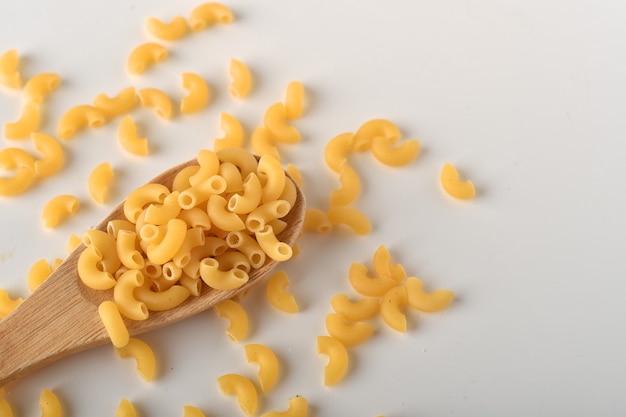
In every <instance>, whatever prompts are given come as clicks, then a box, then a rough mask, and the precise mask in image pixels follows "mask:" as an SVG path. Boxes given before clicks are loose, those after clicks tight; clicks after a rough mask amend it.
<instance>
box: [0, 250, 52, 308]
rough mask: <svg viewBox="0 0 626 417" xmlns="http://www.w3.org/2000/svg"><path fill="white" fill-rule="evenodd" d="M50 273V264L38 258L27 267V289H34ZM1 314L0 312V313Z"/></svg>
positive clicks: (31, 290)
mask: <svg viewBox="0 0 626 417" xmlns="http://www.w3.org/2000/svg"><path fill="white" fill-rule="evenodd" d="M50 274H52V266H51V265H50V264H49V263H48V261H46V260H45V259H39V260H38V261H36V262H35V263H34V264H33V265H32V266H31V267H30V269H29V271H28V275H27V278H26V280H27V282H28V289H29V290H30V292H33V291H35V290H36V289H37V288H39V286H40V285H41V284H43V282H44V281H45V280H46V279H48V277H49V276H50ZM0 315H1V314H0Z"/></svg>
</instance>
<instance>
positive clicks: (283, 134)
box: [263, 103, 302, 144]
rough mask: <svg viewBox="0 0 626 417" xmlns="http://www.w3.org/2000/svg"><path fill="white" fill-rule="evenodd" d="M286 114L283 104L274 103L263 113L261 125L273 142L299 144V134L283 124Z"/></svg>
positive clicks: (296, 130)
mask: <svg viewBox="0 0 626 417" xmlns="http://www.w3.org/2000/svg"><path fill="white" fill-rule="evenodd" d="M286 113H287V111H286V110H285V105H284V104H283V103H274V104H272V105H271V106H270V107H269V108H268V109H267V110H266V111H265V116H264V117H263V124H264V125H265V127H266V128H267V130H268V131H269V132H270V134H271V135H272V137H273V139H274V140H275V141H277V142H281V143H289V144H294V143H299V142H300V141H301V140H302V137H301V136H300V132H299V131H298V129H296V128H295V127H294V126H291V125H288V124H287V123H286V122H285V119H286V118H287V114H286Z"/></svg>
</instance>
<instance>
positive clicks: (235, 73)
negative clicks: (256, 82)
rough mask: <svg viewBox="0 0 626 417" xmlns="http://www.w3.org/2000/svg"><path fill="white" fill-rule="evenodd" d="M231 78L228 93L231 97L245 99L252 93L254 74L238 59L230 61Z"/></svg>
mask: <svg viewBox="0 0 626 417" xmlns="http://www.w3.org/2000/svg"><path fill="white" fill-rule="evenodd" d="M229 72H230V76H231V78H232V81H231V83H230V87H229V88H228V91H230V95H231V96H233V97H235V98H244V97H245V96H247V95H248V93H249V92H250V89H251V88H252V74H251V73H250V69H249V68H248V66H247V65H246V64H244V63H243V62H241V61H239V60H238V59H235V58H232V59H231V60H230V69H229Z"/></svg>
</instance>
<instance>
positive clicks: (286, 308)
mask: <svg viewBox="0 0 626 417" xmlns="http://www.w3.org/2000/svg"><path fill="white" fill-rule="evenodd" d="M288 285H289V277H288V276H287V274H286V273H285V271H278V272H276V273H274V274H273V275H272V276H271V277H270V278H269V279H268V280H267V287H266V294H267V299H268V300H269V301H270V303H271V304H272V306H274V308H276V309H277V310H279V311H283V312H285V313H297V312H298V311H299V308H298V304H297V303H296V299H295V298H294V296H293V295H292V294H289V293H288V292H287V291H286V288H287V286H288Z"/></svg>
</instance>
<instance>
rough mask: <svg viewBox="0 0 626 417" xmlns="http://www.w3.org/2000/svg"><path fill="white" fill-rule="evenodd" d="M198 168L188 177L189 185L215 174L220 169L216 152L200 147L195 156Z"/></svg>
mask: <svg viewBox="0 0 626 417" xmlns="http://www.w3.org/2000/svg"><path fill="white" fill-rule="evenodd" d="M196 160H197V161H198V165H199V169H198V170H197V171H196V172H195V173H194V174H193V175H191V176H190V177H189V185H191V186H194V185H197V184H199V183H201V182H202V181H205V180H207V179H209V178H211V177H212V176H214V175H217V174H218V173H219V170H220V160H219V158H218V157H217V154H216V153H215V152H213V151H211V150H209V149H202V150H201V151H200V152H198V156H197V157H196Z"/></svg>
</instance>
